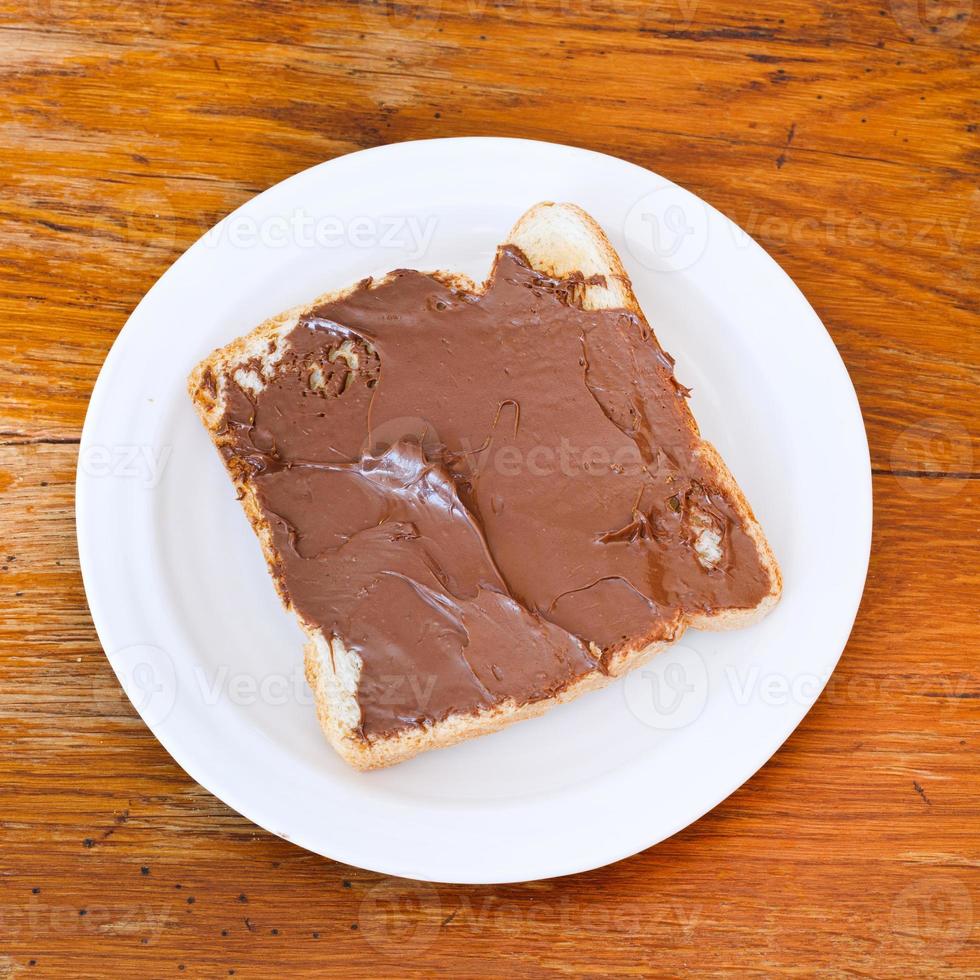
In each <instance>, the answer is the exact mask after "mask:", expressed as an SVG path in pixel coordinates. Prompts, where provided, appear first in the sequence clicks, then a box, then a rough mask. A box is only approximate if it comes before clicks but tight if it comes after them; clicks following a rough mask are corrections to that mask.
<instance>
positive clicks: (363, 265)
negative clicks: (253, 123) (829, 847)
mask: <svg viewBox="0 0 980 980" xmlns="http://www.w3.org/2000/svg"><path fill="white" fill-rule="evenodd" d="M541 200H557V201H574V202H576V203H578V204H580V205H582V206H583V207H584V208H585V209H586V210H587V211H589V212H590V213H591V214H592V215H594V216H595V218H596V219H597V220H598V221H599V222H600V223H601V224H602V226H603V227H604V228H605V230H606V232H607V234H608V235H609V237H610V239H611V240H612V243H613V245H614V246H615V247H616V248H617V249H618V250H619V252H620V254H621V256H622V257H623V259H624V261H625V264H626V266H627V268H628V270H629V272H630V275H631V276H632V278H633V283H634V285H635V287H636V292H637V295H638V296H639V299H640V302H641V303H642V305H643V307H644V309H645V311H646V312H647V314H648V316H649V318H650V320H651V321H652V323H653V325H654V328H655V329H656V331H657V333H658V335H659V337H660V339H661V341H662V343H663V344H664V346H665V347H666V349H667V350H668V351H670V352H671V353H673V354H674V355H675V356H676V358H677V375H678V377H679V378H680V379H681V381H683V382H684V383H685V384H688V385H690V386H692V387H693V389H694V393H693V398H692V406H693V409H694V413H695V415H696V416H697V418H698V421H699V422H700V423H701V428H702V431H703V433H704V435H705V436H706V437H707V438H708V439H710V440H711V441H712V442H714V443H715V444H716V445H717V446H718V448H719V449H720V450H721V452H722V454H723V456H724V457H725V459H726V460H727V461H728V463H729V465H730V466H731V468H732V470H733V471H734V473H735V475H736V477H737V478H738V480H739V482H740V483H741V485H742V487H743V488H744V490H745V492H746V494H747V496H748V498H749V500H750V501H751V502H752V505H753V507H754V508H755V511H756V514H757V515H758V517H759V519H760V521H761V522H762V525H763V526H764V527H765V529H766V532H767V534H768V536H769V540H770V542H771V544H772V547H773V549H774V551H775V552H776V555H777V557H778V559H779V561H780V562H781V564H782V568H783V573H784V576H785V594H784V596H783V599H782V602H781V603H780V605H779V606H778V607H777V609H776V610H775V611H774V612H773V613H772V615H770V616H769V617H768V618H767V619H766V620H765V621H764V622H763V623H761V624H760V625H758V626H756V627H753V628H752V629H748V630H744V631H740V632H735V633H730V634H724V633H721V634H712V633H695V632H689V633H688V634H687V635H686V636H685V638H684V640H683V642H682V644H681V646H680V647H678V648H676V649H675V650H674V651H672V652H670V653H667V654H664V655H662V657H661V658H659V659H658V660H657V661H655V663H654V665H653V667H652V668H649V669H647V670H644V671H637V672H634V674H633V675H630V676H629V677H628V678H625V679H623V680H621V681H619V682H618V683H616V684H614V685H613V686H611V687H609V688H607V689H605V690H603V691H600V692H597V693H594V694H590V695H586V696H585V697H583V698H581V699H580V700H578V701H576V702H574V703H572V704H570V705H566V706H563V707H560V708H557V709H556V710H553V711H552V712H550V713H549V714H548V715H546V716H545V717H543V718H540V719H536V720H534V721H528V722H524V723H522V724H520V725H517V726H515V727H513V728H510V729H508V730H506V731H504V732H501V733H498V734H496V735H492V736H490V737H488V738H482V739H477V740H475V741H472V742H468V743H466V744H464V745H460V746H457V747H454V748H452V749H448V750H444V751H439V752H432V753H428V754H426V755H423V756H421V757H419V758H417V759H414V760H412V761H411V762H408V763H406V764H404V765H401V766H396V767H395V768H393V769H390V770H385V771H381V772H376V773H368V774H362V773H357V772H354V771H353V770H351V769H349V768H348V767H347V766H346V765H345V764H344V763H343V762H341V761H340V759H339V758H338V757H337V756H335V755H334V753H333V751H332V750H331V749H330V747H329V746H328V745H327V743H326V741H325V740H324V739H323V737H322V736H321V734H320V731H319V728H318V726H317V723H316V720H315V717H314V712H313V707H312V703H311V698H310V696H309V694H308V692H307V691H306V688H305V684H304V683H303V680H302V672H301V659H302V658H301V646H302V639H303V638H302V635H301V633H300V631H299V628H298V627H297V626H296V625H295V624H294V623H293V622H292V621H291V619H290V618H289V617H288V616H287V615H286V614H285V613H284V612H283V610H282V609H281V608H280V605H279V601H278V599H277V597H276V595H275V592H274V590H273V588H272V583H271V582H270V580H269V577H268V575H267V573H266V569H265V565H264V562H263V560H262V557H261V555H260V552H259V547H258V544H257V542H256V541H255V539H254V537H253V534H252V532H251V530H250V529H249V526H248V524H247V522H246V520H245V517H244V516H243V514H242V513H241V510H240V507H239V505H238V503H237V501H236V500H235V497H234V494H233V492H232V488H231V483H230V481H229V480H228V477H227V476H226V474H225V472H224V469H223V467H222V465H221V462H220V460H219V458H218V455H217V454H216V453H215V451H214V449H213V448H212V446H211V442H210V440H209V438H208V436H207V435H206V434H205V432H204V429H203V428H202V426H201V425H200V423H199V422H198V420H197V418H196V416H195V414H194V412H193V410H192V407H191V403H190V400H189V399H188V396H187V394H186V392H185V387H184V386H185V378H186V376H187V373H188V372H189V371H190V369H191V368H192V367H193V365H194V364H195V363H196V362H197V361H198V360H199V359H200V358H202V357H203V356H204V355H206V354H207V353H209V352H210V351H211V350H212V349H213V348H215V347H217V346H220V345H222V344H224V343H226V342H227V341H229V340H231V339H232V338H234V337H236V336H238V335H239V334H241V333H244V332H245V331H247V330H249V329H250V328H251V327H252V326H254V325H255V324H257V323H258V322H259V321H260V320H262V319H264V318H265V317H267V316H269V315H271V314H274V313H277V312H278V311H280V310H281V309H283V308H285V307H287V306H291V305H293V304H295V303H299V302H301V301H304V300H307V299H310V298H312V297H313V296H314V295H316V294H318V293H320V292H323V291H325V290H327V289H333V288H336V287H338V286H343V285H346V284H347V283H349V282H352V281H354V280H357V279H359V278H360V277H363V276H366V275H369V274H371V273H378V272H384V271H387V270H388V269H390V268H395V267H399V266H401V267H406V266H408V267H415V268H422V269H452V270H460V271H463V272H466V273H469V274H470V275H472V276H474V277H475V278H476V279H477V280H480V279H482V278H483V277H484V276H485V275H486V273H487V270H488V268H489V263H490V259H491V257H492V255H493V252H494V248H495V246H496V244H497V243H498V242H500V241H502V240H503V239H504V237H505V236H506V234H507V231H508V229H509V228H510V226H511V224H512V222H513V221H514V220H515V219H516V218H517V217H518V215H520V214H521V213H522V212H523V211H524V210H525V209H526V208H527V207H528V206H530V205H531V204H534V203H535V202H537V201H541ZM77 520H78V545H79V554H80V557H81V564H82V572H83V574H84V579H85V588H86V591H87V593H88V599H89V604H90V606H91V610H92V616H93V618H94V620H95V625H96V627H97V629H98V632H99V637H100V639H101V641H102V644H103V646H104V647H105V650H106V654H107V656H108V658H109V661H110V662H111V664H112V666H113V668H114V670H115V671H116V674H117V675H118V676H119V679H120V682H121V683H122V685H123V687H124V688H125V690H126V693H127V694H128V695H129V697H130V699H131V700H132V701H133V703H134V705H135V706H136V707H137V709H138V710H139V711H140V713H141V715H142V716H143V718H144V720H145V721H146V723H147V724H148V725H149V727H150V728H151V729H152V731H153V732H154V734H155V735H156V736H157V738H159V740H160V741H161V742H162V743H163V745H164V746H165V747H166V748H167V750H168V751H169V752H170V754H171V755H172V756H173V757H174V759H176V761H177V762H178V763H179V764H180V765H181V766H182V767H183V768H184V769H186V770H187V772H188V773H189V774H190V775H191V776H192V777H193V778H194V779H196V780H197V781H198V782H199V783H201V784H202V785H203V786H205V787H206V788H207V789H209V790H210V791H211V792H212V793H214V794H215V795H216V796H218V797H220V798H221V799H222V800H224V801H225V802H226V803H227V804H228V805H229V806H231V807H234V808H235V809H236V810H238V811H240V812H241V813H242V814H244V815H245V816H247V817H248V818H249V819H250V820H253V821H254V822H255V823H257V824H260V825H261V826H263V827H265V828H266V829H268V830H270V831H272V832H273V833H275V834H278V835H279V836H281V837H284V838H286V839H288V840H291V841H294V842H295V843H297V844H299V845H301V846H303V847H306V848H309V849H310V850H312V851H316V852H319V853H320V854H325V855H328V856H329V857H332V858H336V859H337V860H340V861H346V862H348V863H349V864H354V865H358V866H360V867H363V868H368V869H372V870H376V871H381V872H386V873H389V874H394V875H402V876H406V877H413V878H422V879H429V880H434V881H446V882H474V883H478V882H502V881H516V880H526V879H533V878H543V877H549V876H553V875H562V874H568V873H571V872H576V871H583V870H586V869H589V868H595V867H598V866H600V865H604V864H607V863H609V862H611V861H615V860H617V859H619V858H623V857H625V856H627V855H630V854H633V853H635V852H637V851H640V850H642V849H643V848H645V847H649V846H650V845H651V844H655V843H657V842H658V841H661V840H663V839H664V838H665V837H668V836H670V835H671V834H673V833H675V832H677V831H678V830H680V829H681V828H683V827H685V826H687V825H688V824H689V823H691V822H692V821H694V820H696V819H697V818H698V817H700V816H701V815H702V814H703V813H705V812H706V811H708V810H710V809H711V808H712V807H713V806H715V805H716V804H717V803H719V802H720V801H721V800H722V799H724V798H725V797H726V796H727V795H728V794H729V793H731V792H732V791H733V790H734V789H736V788H737V787H738V786H739V785H740V784H741V783H742V782H744V781H745V780H746V779H748V778H749V777H750V776H751V775H752V774H753V773H754V772H755V771H756V770H757V769H758V768H759V767H760V766H761V765H762V764H763V763H764V762H765V761H766V760H767V759H768V758H769V756H770V755H771V754H772V753H773V752H774V751H775V750H776V749H777V748H778V747H779V746H780V744H782V742H783V741H784V739H786V737H787V736H788V735H789V734H790V732H791V731H792V730H793V729H794V728H795V727H796V725H797V724H799V722H800V720H801V719H802V718H803V716H804V715H805V714H806V712H807V709H808V708H809V707H810V705H811V704H812V703H813V701H814V700H815V699H816V698H817V696H818V694H819V692H820V690H821V689H822V687H823V684H824V683H825V682H826V680H827V678H828V677H829V675H830V673H831V671H832V670H833V668H834V666H835V665H836V663H837V660H838V658H839V656H840V653H841V650H842V649H843V647H844V644H845V642H846V640H847V636H848V633H849V632H850V629H851V625H852V622H853V620H854V616H855V613H856V611H857V607H858V602H859V599H860V596H861V591H862V588H863V583H864V577H865V572H866V569H867V562H868V553H869V548H870V538H871V480H870V466H869V458H868V446H867V441H866V438H865V434H864V427H863V425H862V421H861V413H860V409H859V408H858V403H857V399H856V397H855V394H854V389H853V387H852V386H851V383H850V380H849V378H848V376H847V372H846V370H845V368H844V365H843V364H842V362H841V359H840V357H839V356H838V354H837V351H836V349H835V348H834V345H833V343H832V342H831V340H830V338H829V337H828V335H827V333H826V331H825V330H824V328H823V326H822V325H821V323H820V321H819V319H818V318H817V316H816V314H815V313H814V312H813V310H812V309H811V307H810V306H809V304H808V303H807V301H806V300H805V299H804V297H803V296H802V295H801V293H800V292H799V290H798V289H797V288H796V286H795V285H794V284H793V283H792V282H791V281H790V279H789V278H788V277H787V276H786V275H785V273H783V272H782V271H781V270H780V268H779V267H778V266H777V265H776V263H775V262H774V261H773V260H772V259H771V258H770V257H769V256H768V255H767V254H766V253H765V252H764V251H763V250H762V249H761V248H760V247H759V246H758V245H757V244H756V243H755V242H753V241H752V239H751V238H749V236H748V235H746V234H745V233H744V232H742V231H740V230H739V229H738V228H737V227H736V226H735V225H734V224H732V223H731V222H730V221H729V220H728V219H727V218H725V217H724V216H723V215H721V214H720V213H719V212H717V211H715V210H714V209H712V208H711V207H709V206H708V205H706V204H704V203H703V202H701V201H700V200H699V199H698V198H696V197H694V196H693V195H691V194H689V193H688V192H686V191H684V190H682V189H681V188H679V187H677V186H675V185H673V184H671V183H669V182H668V181H666V180H664V179H663V178H662V177H658V176H657V175H656V174H653V173H651V172H649V171H647V170H644V169H642V168H640V167H637V166H634V165H632V164H630V163H626V162H624V161H622V160H617V159H615V158H613V157H608V156H604V155H602V154H598V153H592V152H589V151H586V150H581V149H575V148H572V147H567V146H556V145H551V144H546V143H534V142H527V141H523V140H506V139H454V140H432V141H425V142H417V143H402V144H399V145H394V146H384V147H380V148H378V149H373V150H365V151H363V152H361V153H354V154H351V155H350V156H346V157H342V158H340V159H337V160H332V161H330V162H329V163H324V164H322V165H320V166H318V167H314V168H312V169H311V170H307V171H305V172H304V173H301V174H297V175H296V176H295V177H291V178H290V179H289V180H286V181H283V182H282V183H281V184H278V185H277V186H275V187H273V188H271V189H270V190H268V191H266V192H265V193H263V194H260V195H259V196H258V197H256V198H255V199H254V200H251V201H249V202H248V203H247V204H245V205H243V206H242V207H241V208H240V209H239V210H238V211H236V212H235V213H234V214H232V215H230V216H229V217H228V218H226V219H224V221H222V222H221V223H220V224H219V225H217V226H216V228H215V229H213V230H212V231H211V232H209V233H208V234H207V235H205V237H204V238H202V239H201V240H200V241H198V242H197V243H196V244H195V245H194V246H193V247H191V248H190V249H188V251H187V252H186V254H184V255H183V256H182V257H181V258H180V259H179V260H178V261H177V262H175V263H174V265H173V266H172V267H171V268H170V269H169V270H168V271H167V273H166V274H165V275H164V276H163V277H162V278H161V279H160V281H159V282H158V283H157V284H156V285H155V286H154V287H153V288H152V289H151V290H150V292H149V293H147V295H146V297H145V298H144V299H143V301H142V302H141V303H140V305H139V307H137V309H136V311H135V312H134V313H133V315H132V316H131V317H130V319H129V322H128V323H127V324H126V327H125V329H124V330H123V331H122V332H121V333H120V335H119V338H118V339H117V341H116V343H115V345H114V346H113V348H112V350H111V352H110V353H109V356H108V358H107V359H106V362H105V366H104V367H103V369H102V373H101V375H100V376H99V380H98V383H97V385H96V387H95V391H94V393H93V395H92V401H91V404H90V406H89V411H88V416H87V418H86V420H85V428H84V431H83V434H82V445H81V454H80V462H79V470H78V481H77Z"/></svg>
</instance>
